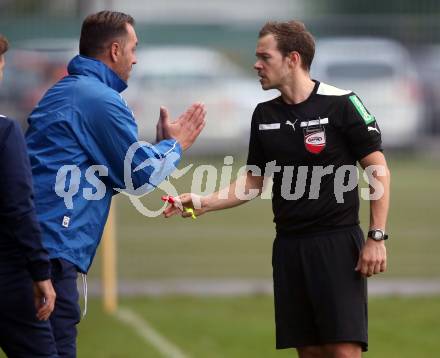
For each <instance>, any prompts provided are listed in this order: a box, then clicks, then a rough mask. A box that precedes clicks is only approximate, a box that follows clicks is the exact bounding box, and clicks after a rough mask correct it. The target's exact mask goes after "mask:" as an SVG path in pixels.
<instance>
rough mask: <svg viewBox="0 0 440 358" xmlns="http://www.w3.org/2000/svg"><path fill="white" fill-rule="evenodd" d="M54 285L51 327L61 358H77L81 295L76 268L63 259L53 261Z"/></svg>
mask: <svg viewBox="0 0 440 358" xmlns="http://www.w3.org/2000/svg"><path fill="white" fill-rule="evenodd" d="M51 262H52V284H53V286H54V288H55V292H56V294H57V298H56V301H55V309H54V311H53V312H52V314H51V316H50V319H49V320H50V325H51V328H52V332H53V335H54V338H55V342H56V348H57V352H58V356H59V357H60V358H75V357H76V337H77V329H76V325H77V324H78V323H79V321H80V319H81V309H80V307H79V303H78V301H79V294H78V288H77V286H76V280H77V278H78V272H77V269H76V266H75V265H73V264H72V263H70V262H68V261H66V260H63V259H53V260H51Z"/></svg>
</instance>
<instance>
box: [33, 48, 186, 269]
mask: <svg viewBox="0 0 440 358" xmlns="http://www.w3.org/2000/svg"><path fill="white" fill-rule="evenodd" d="M68 73H69V75H68V76H66V77H64V78H63V79H62V80H60V81H59V82H58V83H57V84H55V85H54V86H53V87H52V88H51V89H49V90H48V92H47V93H46V94H45V95H44V97H43V98H42V100H41V101H40V102H39V103H38V105H37V107H36V108H35V109H34V110H33V111H32V113H31V115H30V117H29V129H28V131H27V133H26V140H27V145H28V150H29V156H30V160H31V166H32V174H33V178H34V188H35V203H36V208H37V214H38V218H39V220H40V224H41V228H42V231H43V244H44V246H45V247H46V248H47V250H48V251H49V255H50V257H51V258H63V259H65V260H68V261H70V262H72V263H74V264H75V265H76V266H77V267H78V269H79V271H81V272H84V273H86V272H87V271H88V269H89V267H90V265H91V263H92V260H93V257H94V255H95V252H96V249H97V246H98V244H99V241H100V239H101V235H102V232H103V229H104V225H105V222H106V219H107V216H108V211H109V209H110V202H111V198H112V195H113V194H115V193H116V191H114V189H123V188H126V185H125V182H126V180H127V170H126V171H125V173H124V158H125V157H126V154H127V151H128V149H129V148H130V146H131V145H132V144H133V143H136V142H137V140H138V134H137V125H136V122H135V119H134V117H133V114H132V112H131V110H130V109H129V108H128V106H127V104H126V102H125V101H124V100H123V99H122V97H121V95H120V94H119V93H120V92H122V91H123V90H124V89H125V88H126V87H127V85H126V83H125V82H124V81H122V80H121V79H120V78H119V77H118V76H117V75H116V73H115V72H113V71H112V70H111V69H110V68H109V67H107V66H106V65H105V64H104V63H102V62H101V61H98V60H96V59H92V58H87V57H84V56H76V57H74V58H73V59H72V60H71V61H70V63H69V65H68ZM181 154H182V150H181V147H180V144H179V143H178V142H177V141H175V140H164V141H161V142H159V143H157V144H156V145H155V146H154V147H145V146H144V147H141V148H140V149H138V150H136V151H135V152H134V155H133V156H132V161H129V163H130V162H131V168H130V166H129V167H128V169H131V170H128V178H129V179H128V180H129V182H130V184H127V187H128V188H129V189H133V188H134V189H136V188H139V187H141V186H144V187H145V184H146V183H148V184H146V186H147V187H150V188H151V187H156V186H157V185H159V184H160V182H161V181H162V180H164V179H165V178H166V177H167V176H168V175H169V174H171V173H172V172H173V170H174V169H175V167H176V165H177V163H178V161H179V160H180V157H181ZM129 156H130V155H129ZM145 161H147V162H146V163H147V164H148V162H149V163H150V165H145V164H146V163H144V162H145ZM143 163H144V165H142V164H143ZM151 163H152V164H151ZM97 165H101V166H104V167H101V168H100V169H99V171H97V167H92V166H97ZM139 168H141V169H139ZM136 169H137V170H136ZM124 174H125V177H124ZM130 174H131V179H130ZM98 179H99V180H100V181H101V182H99V181H98ZM131 183H132V186H133V188H132V187H131Z"/></svg>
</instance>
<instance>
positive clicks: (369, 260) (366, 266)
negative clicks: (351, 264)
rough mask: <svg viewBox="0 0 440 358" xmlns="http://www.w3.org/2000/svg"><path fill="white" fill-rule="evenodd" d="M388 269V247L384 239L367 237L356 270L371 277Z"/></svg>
mask: <svg viewBox="0 0 440 358" xmlns="http://www.w3.org/2000/svg"><path fill="white" fill-rule="evenodd" d="M386 269H387V249H386V247H385V243H384V241H374V240H373V239H367V241H366V242H365V245H364V247H363V248H362V250H361V252H360V254H359V260H358V263H357V265H356V268H355V270H356V271H358V272H359V273H360V274H361V275H362V276H364V277H370V276H373V275H376V274H378V273H380V272H385V270H386Z"/></svg>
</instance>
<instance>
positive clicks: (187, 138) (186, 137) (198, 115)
mask: <svg viewBox="0 0 440 358" xmlns="http://www.w3.org/2000/svg"><path fill="white" fill-rule="evenodd" d="M205 116H206V110H205V105H204V104H202V103H194V104H193V105H192V106H191V107H189V108H188V109H187V111H186V112H185V113H183V114H182V115H181V116H180V117H179V118H178V119H177V120H175V121H174V122H171V121H170V118H169V114H168V110H167V109H166V108H165V107H161V108H160V116H159V122H158V123H157V126H156V139H157V141H161V140H164V139H175V140H177V141H178V142H179V143H180V146H181V147H182V149H183V150H186V149H188V148H189V147H191V145H192V144H193V143H194V141H195V140H196V139H197V137H198V136H199V134H200V132H201V131H202V129H203V128H204V127H205V123H206V122H205Z"/></svg>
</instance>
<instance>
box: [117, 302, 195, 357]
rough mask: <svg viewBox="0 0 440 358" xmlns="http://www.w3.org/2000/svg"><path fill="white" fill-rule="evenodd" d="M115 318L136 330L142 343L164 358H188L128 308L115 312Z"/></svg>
mask: <svg viewBox="0 0 440 358" xmlns="http://www.w3.org/2000/svg"><path fill="white" fill-rule="evenodd" d="M116 317H117V318H118V319H119V320H120V321H122V322H124V323H126V324H128V325H130V326H131V327H133V328H134V329H135V330H136V333H137V334H138V335H139V336H140V337H141V338H143V340H144V341H146V342H147V343H149V344H151V345H152V346H153V347H154V348H156V349H157V350H158V351H159V352H160V353H162V355H163V356H164V357H167V358H188V356H187V355H185V354H184V353H183V352H182V351H181V350H180V349H179V348H178V347H176V346H175V345H174V344H172V343H171V342H170V341H168V340H167V339H166V338H165V337H163V336H162V335H161V334H160V333H159V332H157V331H156V330H155V329H154V328H153V327H151V326H150V324H149V323H148V322H147V321H145V320H144V319H142V318H140V317H139V316H138V315H137V314H135V313H134V312H133V311H132V310H130V309H128V308H120V309H118V311H117V312H116Z"/></svg>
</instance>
